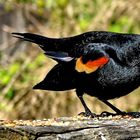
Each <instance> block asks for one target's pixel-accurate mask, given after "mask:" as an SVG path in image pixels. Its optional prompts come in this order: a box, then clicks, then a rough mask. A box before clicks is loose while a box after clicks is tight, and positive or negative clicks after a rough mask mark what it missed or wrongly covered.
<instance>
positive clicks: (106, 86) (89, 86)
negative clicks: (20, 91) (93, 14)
mask: <svg viewBox="0 0 140 140" xmlns="http://www.w3.org/2000/svg"><path fill="white" fill-rule="evenodd" d="M12 34H13V35H14V37H17V38H20V39H23V40H25V41H29V42H33V43H36V44H38V45H39V46H40V48H41V49H43V50H44V51H45V55H47V56H48V57H50V58H52V59H54V60H56V61H57V62H58V63H57V64H56V65H55V66H54V67H53V68H52V69H51V70H50V72H49V73H48V74H47V75H46V77H45V79H44V80H43V81H41V82H40V83H38V84H37V85H35V86H34V87H33V88H34V89H42V90H53V91H63V90H71V89H76V94H77V96H78V97H79V99H80V101H81V103H82V104H83V106H84V109H85V115H86V116H95V114H94V113H92V112H91V111H90V109H89V108H88V107H87V105H86V103H85V101H84V100H83V94H84V93H86V94H88V95H90V96H94V97H97V98H98V99H99V100H101V101H102V102H104V103H105V104H106V105H108V106H109V107H110V108H112V109H113V110H114V111H115V112H116V114H125V112H123V111H121V110H119V109H118V108H116V107H115V106H113V105H112V104H111V103H109V102H108V100H109V99H114V98H118V97H121V96H124V95H127V94H129V93H130V92H132V91H133V90H134V89H136V88H138V87H139V85H140V35H138V34H123V33H113V32H105V31H92V32H86V33H83V34H80V35H77V36H72V37H66V38H48V37H44V36H41V35H37V34H32V33H12Z"/></svg>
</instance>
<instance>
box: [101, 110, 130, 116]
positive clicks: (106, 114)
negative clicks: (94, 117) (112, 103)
mask: <svg viewBox="0 0 140 140" xmlns="http://www.w3.org/2000/svg"><path fill="white" fill-rule="evenodd" d="M117 115H122V116H126V115H129V114H128V113H126V112H118V113H110V112H107V111H104V112H102V113H101V114H100V115H99V116H100V117H108V116H117Z"/></svg>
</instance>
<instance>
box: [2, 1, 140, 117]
mask: <svg viewBox="0 0 140 140" xmlns="http://www.w3.org/2000/svg"><path fill="white" fill-rule="evenodd" d="M139 14H140V1H139V0H6V1H5V0H0V119H42V118H51V117H60V116H74V115H77V114H78V113H79V112H81V111H83V107H82V105H81V103H80V102H79V100H78V98H77V97H76V95H75V92H74V90H72V91H66V92H57V93H55V92H53V91H51V92H49V91H41V90H33V89H32V87H33V85H35V84H36V83H38V82H40V81H41V80H42V79H43V78H44V77H45V75H46V73H47V72H48V71H49V70H50V69H51V68H52V67H53V65H55V64H56V62H55V61H53V60H51V59H49V58H47V57H45V56H44V55H43V53H42V51H41V50H40V49H39V48H38V47H37V46H36V45H34V44H31V43H27V42H23V41H21V40H18V39H15V38H13V37H12V35H11V32H32V33H37V34H42V35H45V36H49V37H67V36H73V35H77V34H80V33H83V32H86V31H91V30H93V31H95V30H105V31H113V32H122V33H137V34H140V15H139ZM112 94H113V93H112ZM139 97H140V89H137V90H135V91H134V93H133V94H129V95H128V96H125V97H122V98H120V99H116V100H112V101H111V102H112V103H113V104H114V105H116V106H117V107H119V108H120V109H122V110H125V111H140V98H139ZM84 98H85V100H86V102H87V104H88V106H89V107H90V108H91V110H92V111H93V112H96V113H101V112H102V111H105V110H106V111H112V110H111V109H110V108H108V107H107V106H106V105H104V104H103V103H101V102H99V101H98V99H96V98H94V97H89V96H87V95H85V96H84Z"/></svg>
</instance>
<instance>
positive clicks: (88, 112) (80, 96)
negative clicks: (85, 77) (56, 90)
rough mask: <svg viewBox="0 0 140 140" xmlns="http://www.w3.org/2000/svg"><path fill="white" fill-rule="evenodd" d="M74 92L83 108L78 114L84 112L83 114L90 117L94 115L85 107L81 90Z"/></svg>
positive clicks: (94, 115)
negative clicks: (83, 110)
mask: <svg viewBox="0 0 140 140" xmlns="http://www.w3.org/2000/svg"><path fill="white" fill-rule="evenodd" d="M76 94H77V96H78V98H79V99H80V101H81V103H82V105H83V107H84V109H85V112H81V113H80V114H84V116H91V117H96V114H95V113H92V112H91V111H90V109H89V108H88V107H87V105H86V103H85V101H84V99H83V92H82V91H80V90H76Z"/></svg>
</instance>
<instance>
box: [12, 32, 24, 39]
mask: <svg viewBox="0 0 140 140" xmlns="http://www.w3.org/2000/svg"><path fill="white" fill-rule="evenodd" d="M11 34H12V35H13V37H16V38H21V39H22V38H24V33H15V32H13V33H11Z"/></svg>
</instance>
